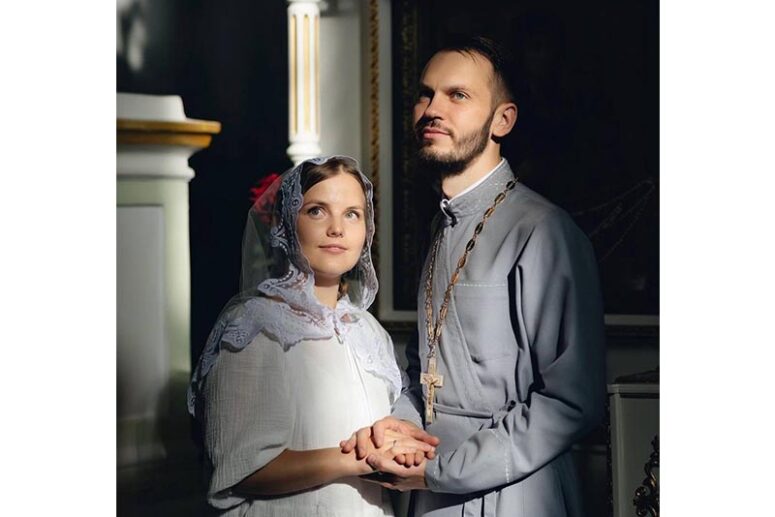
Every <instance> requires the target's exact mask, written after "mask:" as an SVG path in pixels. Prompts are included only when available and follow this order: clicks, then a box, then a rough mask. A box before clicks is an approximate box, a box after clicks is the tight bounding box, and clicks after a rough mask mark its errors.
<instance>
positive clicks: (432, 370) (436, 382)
mask: <svg viewBox="0 0 775 517" xmlns="http://www.w3.org/2000/svg"><path fill="white" fill-rule="evenodd" d="M420 384H425V385H427V386H428V398H427V399H425V423H427V424H430V423H431V422H433V399H434V398H435V397H436V388H441V387H442V386H444V377H443V376H442V375H439V374H438V373H436V358H435V357H431V358H429V359H428V372H427V373H423V374H421V375H420Z"/></svg>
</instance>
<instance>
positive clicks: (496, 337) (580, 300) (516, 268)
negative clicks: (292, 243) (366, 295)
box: [393, 160, 605, 517]
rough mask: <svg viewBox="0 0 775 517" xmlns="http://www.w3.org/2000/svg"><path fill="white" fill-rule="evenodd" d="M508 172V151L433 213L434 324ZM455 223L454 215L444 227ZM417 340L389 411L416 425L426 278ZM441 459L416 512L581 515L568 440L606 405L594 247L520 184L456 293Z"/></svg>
mask: <svg viewBox="0 0 775 517" xmlns="http://www.w3.org/2000/svg"><path fill="white" fill-rule="evenodd" d="M513 177H514V175H513V173H512V171H511V168H510V167H509V165H508V162H506V161H505V160H504V161H503V162H501V164H500V165H499V166H498V167H497V168H496V170H495V171H494V172H493V173H492V174H491V175H490V176H489V177H488V178H487V179H486V180H485V181H484V182H483V183H482V184H480V185H478V186H477V187H476V188H474V189H473V190H471V191H469V192H467V193H465V194H463V195H461V196H459V197H457V198H455V199H453V200H452V201H451V202H450V204H449V212H451V213H452V214H454V218H452V217H449V216H448V215H446V214H445V213H444V212H441V213H440V214H439V215H438V216H437V218H436V219H435V220H434V229H435V231H439V232H442V238H441V243H440V246H439V251H438V258H437V261H436V272H435V273H434V279H433V308H434V319H435V318H436V317H437V315H438V309H439V307H440V305H441V301H442V299H443V294H444V291H445V289H446V287H447V284H448V282H449V279H450V276H451V274H452V272H453V271H454V268H455V266H456V264H457V261H458V258H459V257H460V255H461V254H462V253H463V250H464V248H465V245H466V243H467V242H468V240H469V239H470V238H471V236H472V235H473V231H474V227H475V226H476V224H477V223H479V221H481V219H482V215H483V214H484V212H485V210H486V209H487V208H488V207H489V206H490V205H491V204H492V202H493V200H494V199H495V196H496V195H497V194H498V193H499V192H501V191H502V190H503V189H504V187H505V186H506V183H507V182H508V181H509V180H510V179H512V178H513ZM453 221H454V223H455V224H452V223H453ZM429 260H430V257H427V258H426V261H425V266H424V268H423V275H422V278H421V281H420V286H421V287H420V292H419V294H418V300H417V304H418V308H419V309H418V320H419V321H418V329H419V354H418V343H417V342H416V341H414V340H413V341H412V342H410V344H409V346H408V348H407V358H408V359H409V368H408V372H407V373H408V374H409V375H408V376H409V386H408V387H405V388H407V389H405V391H404V393H403V395H402V396H401V398H400V399H399V400H398V401H397V403H396V405H395V407H394V409H393V415H394V416H396V417H398V418H403V419H406V420H410V421H412V422H414V423H416V424H417V425H418V426H422V425H423V416H422V415H424V409H423V408H424V406H423V400H424V395H423V393H424V391H423V390H424V389H425V388H424V387H423V386H421V384H420V382H419V380H420V371H421V370H422V371H425V368H426V355H427V353H428V343H427V335H426V326H425V321H426V317H425V309H424V307H425V295H424V286H425V278H426V276H427V271H428V264H429ZM437 357H438V367H439V373H441V374H442V375H443V376H444V387H443V388H441V389H437V390H436V394H437V397H436V401H437V403H436V404H435V406H434V408H435V415H434V421H433V423H432V424H431V425H429V426H427V427H426V429H427V430H428V432H429V433H431V434H433V435H436V436H438V437H439V438H440V439H441V444H440V445H439V447H438V456H437V458H435V459H434V460H431V461H429V462H428V463H427V465H426V473H425V476H426V481H427V484H428V487H429V488H430V491H428V490H423V491H418V492H415V493H414V494H413V497H414V512H415V513H414V514H415V515H418V516H420V515H423V516H434V517H436V516H439V517H440V516H451V515H455V516H458V515H465V516H468V515H477V516H479V515H487V516H505V515H508V516H526V517H528V516H529V517H563V516H577V515H582V513H583V511H582V505H581V495H580V491H579V486H578V481H577V479H576V472H575V466H574V463H573V461H572V458H571V453H570V450H569V449H570V447H571V445H572V444H573V443H574V442H576V441H577V440H578V439H579V438H581V437H582V436H584V435H585V434H587V433H588V432H589V431H590V430H591V429H593V428H594V427H595V426H597V425H598V424H599V423H600V422H601V420H602V418H603V412H604V400H605V359H604V324H603V309H602V301H601V295H600V286H599V281H598V276H597V265H596V262H595V257H594V253H593V251H592V246H591V244H590V242H589V240H588V239H587V238H586V236H585V235H584V234H583V233H582V232H581V230H579V228H578V227H577V226H576V225H575V224H574V223H573V221H572V220H571V218H570V217H569V216H568V215H567V214H566V213H565V212H564V211H562V210H561V209H559V208H557V207H556V206H554V205H552V204H551V203H550V202H548V201H547V200H546V199H544V198H542V197H541V196H539V195H538V194H536V193H535V192H533V191H531V190H530V189H528V188H527V187H525V186H524V185H522V184H521V183H517V186H516V187H515V188H514V190H512V191H511V192H510V193H509V194H508V195H507V197H506V199H505V201H504V202H503V203H501V204H500V206H498V208H497V209H496V210H495V213H494V214H493V216H492V217H491V218H490V219H489V221H488V222H487V223H486V225H485V227H484V231H483V232H482V233H481V235H480V236H479V238H478V240H477V242H476V247H475V248H474V249H473V250H472V251H471V254H470V255H469V258H468V262H467V264H466V266H465V268H464V269H463V272H462V275H461V278H460V280H459V281H458V283H457V285H456V286H455V288H454V291H453V296H452V300H451V302H450V305H449V314H448V315H447V319H446V321H445V322H444V326H443V330H442V335H441V345H440V346H439V349H438V353H437Z"/></svg>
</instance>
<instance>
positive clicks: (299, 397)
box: [204, 311, 394, 517]
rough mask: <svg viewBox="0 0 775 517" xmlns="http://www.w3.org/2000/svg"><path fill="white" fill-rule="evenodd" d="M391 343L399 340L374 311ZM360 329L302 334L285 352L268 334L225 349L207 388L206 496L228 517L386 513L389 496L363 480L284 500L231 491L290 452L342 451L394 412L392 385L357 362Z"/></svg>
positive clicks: (380, 331) (354, 516)
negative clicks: (209, 469)
mask: <svg viewBox="0 0 775 517" xmlns="http://www.w3.org/2000/svg"><path fill="white" fill-rule="evenodd" d="M362 318H363V320H364V321H363V323H365V324H368V325H371V326H375V329H378V333H377V335H380V336H383V338H384V339H382V341H383V345H382V346H385V347H390V350H389V353H390V355H391V356H393V355H394V352H393V349H392V342H391V341H390V338H389V336H388V335H387V333H386V332H385V330H384V329H382V327H381V326H379V324H378V323H377V322H376V320H374V318H373V316H371V315H370V314H368V313H367V312H365V311H363V316H362ZM356 336H357V334H355V335H353V334H352V333H350V334H346V335H345V336H344V338H343V341H344V342H343V343H340V342H339V340H338V339H337V337H332V338H330V339H327V340H304V341H301V342H300V343H297V344H296V345H293V346H291V347H288V348H287V349H284V347H283V346H282V345H280V344H279V343H277V342H276V341H273V340H272V339H270V338H269V337H267V336H266V335H265V334H263V333H261V334H259V335H258V336H257V337H255V338H254V339H253V341H252V342H251V343H250V344H249V345H248V346H246V347H245V348H243V349H242V350H239V351H236V352H235V351H230V350H228V349H226V348H224V349H223V350H221V352H220V356H219V358H218V361H217V362H216V363H215V365H214V366H213V368H212V370H211V371H210V373H209V374H208V376H207V380H206V383H205V387H204V394H205V397H204V399H205V402H204V418H205V446H206V448H207V452H208V455H209V457H210V459H211V461H212V463H213V468H214V472H213V475H212V479H211V483H210V489H209V492H208V500H209V501H210V503H211V504H212V505H213V506H216V507H218V508H221V509H223V510H224V513H223V515H229V516H231V515H235V516H236V515H240V516H243V515H247V516H252V515H261V516H264V517H274V516H277V517H289V516H291V517H292V516H297V515H298V516H316V515H321V516H342V517H361V516H364V517H369V516H374V517H383V516H385V515H393V511H392V507H391V504H390V499H389V496H388V495H387V492H386V491H385V490H383V489H382V488H381V487H380V486H379V485H376V484H373V483H369V482H367V481H363V480H361V479H358V478H348V480H347V481H341V482H335V483H331V484H328V485H324V486H322V487H319V488H315V489H310V490H307V491H304V492H301V493H296V494H292V495H285V496H275V497H265V498H245V497H242V496H240V495H238V494H234V493H232V492H231V490H230V487H232V486H234V485H235V484H236V483H238V482H239V481H241V480H242V479H244V478H245V477H247V476H249V475H250V474H252V473H253V472H255V471H256V470H258V469H260V468H261V467H263V466H264V465H266V464H267V463H269V462H270V461H271V460H272V459H274V458H275V457H277V456H278V455H279V454H280V453H281V452H282V451H283V450H285V449H292V450H310V449H320V448H326V447H339V442H340V441H341V440H343V439H345V438H348V437H349V436H350V435H351V434H352V433H353V432H354V431H355V430H357V429H359V428H361V427H364V426H367V425H371V424H372V423H373V422H374V421H375V420H377V419H379V418H382V417H384V416H386V415H389V414H390V391H389V388H388V384H387V383H386V382H385V381H384V380H383V379H381V378H379V377H377V376H375V375H373V374H371V373H369V372H368V371H366V370H365V369H364V368H363V365H361V364H359V362H358V359H357V355H356V354H355V353H354V350H353V346H354V345H356V343H353V341H354V340H355V339H354V338H355V337H356Z"/></svg>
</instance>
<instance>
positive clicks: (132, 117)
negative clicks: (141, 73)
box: [116, 93, 220, 500]
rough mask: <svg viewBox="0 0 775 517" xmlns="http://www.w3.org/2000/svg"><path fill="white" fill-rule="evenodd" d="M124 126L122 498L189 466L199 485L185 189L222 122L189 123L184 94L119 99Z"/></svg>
mask: <svg viewBox="0 0 775 517" xmlns="http://www.w3.org/2000/svg"><path fill="white" fill-rule="evenodd" d="M117 118H118V120H117V144H118V145H117V148H118V149H117V150H118V152H117V161H116V169H117V196H116V197H117V228H116V238H117V243H116V244H117V260H116V262H117V263H116V276H117V286H116V290H117V300H116V305H117V307H116V308H117V319H116V327H117V346H118V349H117V369H118V370H117V380H118V386H117V396H118V398H117V413H118V414H117V465H118V479H119V499H120V500H121V498H122V494H124V493H125V492H126V491H139V492H143V491H145V492H146V493H148V491H149V490H151V491H152V490H154V489H156V487H155V485H156V484H158V483H156V482H155V481H152V479H156V480H157V481H158V479H157V478H158V477H159V474H160V473H161V472H169V473H170V475H171V476H172V475H177V476H180V475H181V469H183V468H185V469H190V470H189V472H191V473H192V474H191V476H193V477H196V475H195V474H193V472H194V464H195V462H196V460H197V451H196V450H195V448H194V445H193V442H192V440H191V430H190V421H189V416H188V414H187V412H186V398H185V393H186V388H187V385H188V379H189V375H190V371H191V364H190V363H191V359H190V336H189V333H190V330H189V329H190V304H191V301H190V291H191V287H190V286H191V279H190V258H189V231H188V182H189V181H190V180H191V178H193V177H194V171H193V170H191V168H190V167H189V166H188V158H189V157H190V156H191V155H192V154H193V153H195V152H197V151H198V150H200V149H203V148H205V147H207V146H208V145H209V144H210V140H211V138H212V135H213V134H215V133H218V132H219V131H220V124H219V123H218V122H211V121H203V120H192V119H188V118H187V117H186V115H185V112H184V110H183V103H182V100H181V99H180V97H177V96H151V95H137V94H121V93H119V94H118V102H117ZM182 466H185V467H182ZM151 473H153V475H152V476H151ZM182 477H185V475H182ZM145 485H148V486H145ZM129 487H134V488H129ZM162 488H163V487H161V486H160V487H158V489H159V490H161V489H162Z"/></svg>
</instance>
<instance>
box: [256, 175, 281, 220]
mask: <svg viewBox="0 0 775 517" xmlns="http://www.w3.org/2000/svg"><path fill="white" fill-rule="evenodd" d="M279 177H280V175H279V174H277V173H276V172H270V173H269V175H268V176H264V177H263V178H262V179H261V181H259V182H258V185H256V186H255V187H253V188H251V189H250V201H252V202H253V210H254V211H255V212H256V213H257V215H258V219H259V220H260V221H261V222H262V223H264V224H270V223H271V222H272V210H273V209H274V201H275V197H276V196H277V189H275V191H274V192H273V193H272V194H271V195H267V196H265V195H264V194H265V193H266V191H267V190H268V189H269V187H270V186H272V184H273V183H274V182H275V180H276V179H277V178H279ZM262 197H263V198H264V199H263V200H262V199H261V198H262ZM259 201H260V203H259Z"/></svg>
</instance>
